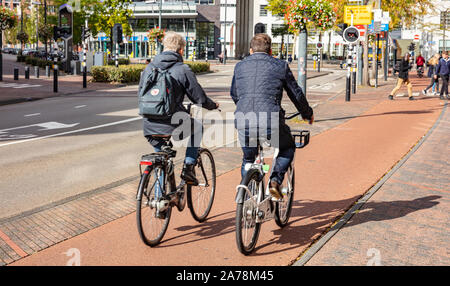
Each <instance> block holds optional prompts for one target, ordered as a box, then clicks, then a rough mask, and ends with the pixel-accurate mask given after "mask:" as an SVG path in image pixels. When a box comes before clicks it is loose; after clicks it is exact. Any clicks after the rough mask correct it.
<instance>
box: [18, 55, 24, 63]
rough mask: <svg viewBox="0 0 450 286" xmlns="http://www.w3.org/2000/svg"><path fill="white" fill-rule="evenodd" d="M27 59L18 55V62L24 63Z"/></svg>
mask: <svg viewBox="0 0 450 286" xmlns="http://www.w3.org/2000/svg"><path fill="white" fill-rule="evenodd" d="M25 58H26V57H25V56H22V55H17V62H19V63H23V62H24V61H25Z"/></svg>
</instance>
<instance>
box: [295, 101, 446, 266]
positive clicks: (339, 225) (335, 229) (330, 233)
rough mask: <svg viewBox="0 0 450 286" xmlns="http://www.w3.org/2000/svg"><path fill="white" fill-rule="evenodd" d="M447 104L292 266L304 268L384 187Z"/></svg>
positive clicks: (416, 147) (441, 115)
mask: <svg viewBox="0 0 450 286" xmlns="http://www.w3.org/2000/svg"><path fill="white" fill-rule="evenodd" d="M447 105H448V103H445V105H444V108H443V109H442V111H441V114H440V115H439V117H438V119H437V120H436V122H435V123H434V124H433V126H432V127H431V128H430V129H429V130H428V131H427V133H426V134H425V135H424V136H422V138H421V139H419V141H418V142H417V143H416V144H415V145H414V146H413V147H412V148H411V149H410V150H409V151H408V153H406V155H404V156H403V157H402V158H401V159H400V160H399V161H398V162H397V163H396V164H395V165H394V166H393V167H392V168H391V170H389V172H387V173H386V174H385V175H384V176H383V177H381V179H380V180H379V181H378V182H377V183H376V184H375V185H374V186H373V187H372V188H370V189H369V190H368V191H367V192H366V193H365V194H364V195H363V196H362V197H361V198H360V199H359V200H358V201H357V202H355V203H354V204H353V206H351V208H350V209H349V210H347V211H346V212H345V213H344V215H343V216H341V217H340V218H339V219H338V220H336V221H335V222H334V223H333V224H332V226H331V227H330V229H329V231H328V232H327V233H325V234H324V235H322V236H321V237H320V238H319V239H318V240H316V241H315V242H313V243H312V244H311V245H310V247H309V248H308V249H307V250H305V251H304V252H303V253H301V254H300V255H299V257H298V258H297V260H296V261H295V262H294V263H293V264H292V266H304V265H305V264H306V263H308V261H309V260H310V259H311V258H313V256H314V255H315V254H316V253H317V252H319V251H320V249H321V248H322V247H323V246H324V245H325V244H326V243H327V242H328V241H329V240H330V239H331V238H332V237H333V236H334V235H335V234H336V233H338V231H339V230H340V229H341V228H342V227H343V226H344V225H345V224H346V223H347V222H348V221H349V220H350V219H351V218H352V217H353V215H354V214H355V213H357V211H358V210H359V209H361V208H362V207H363V206H364V204H365V203H366V202H367V201H368V200H369V199H370V198H371V197H372V196H373V195H374V194H375V193H376V192H377V191H378V190H379V189H380V188H381V187H382V186H383V185H384V183H385V182H386V181H387V180H388V179H389V178H390V177H391V176H392V175H393V174H394V173H395V172H397V170H398V169H400V167H401V166H402V165H403V164H404V163H405V162H406V161H408V159H409V158H410V157H411V156H412V155H413V154H414V153H415V152H416V151H417V149H419V147H420V146H422V144H423V143H424V142H425V141H426V140H427V139H428V137H429V136H430V135H431V134H432V133H433V131H434V130H435V129H436V128H437V126H438V125H439V123H440V122H441V119H442V117H443V116H444V114H445V112H446V109H447Z"/></svg>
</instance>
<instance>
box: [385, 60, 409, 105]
mask: <svg viewBox="0 0 450 286" xmlns="http://www.w3.org/2000/svg"><path fill="white" fill-rule="evenodd" d="M409 59H410V55H409V53H407V54H406V55H405V56H404V57H403V59H402V61H401V62H400V65H399V72H398V81H397V86H396V87H395V88H394V89H393V90H392V91H391V94H390V95H389V96H388V98H389V99H390V100H393V99H394V96H395V94H396V93H397V91H399V89H400V88H401V87H402V85H403V84H406V86H407V87H408V97H409V100H414V97H413V95H412V84H411V81H410V80H409V70H410V69H411V65H410V63H409Z"/></svg>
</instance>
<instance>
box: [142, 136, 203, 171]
mask: <svg viewBox="0 0 450 286" xmlns="http://www.w3.org/2000/svg"><path fill="white" fill-rule="evenodd" d="M146 137H147V140H148V141H149V143H150V144H151V145H152V146H153V149H154V150H155V152H160V151H161V148H162V146H163V145H164V142H165V141H164V140H163V139H162V138H161V137H156V136H146ZM192 145H194V146H192ZM198 148H199V147H197V145H195V144H191V145H190V146H188V147H187V148H186V156H185V159H184V163H185V164H186V165H193V164H195V162H196V161H197V157H198Z"/></svg>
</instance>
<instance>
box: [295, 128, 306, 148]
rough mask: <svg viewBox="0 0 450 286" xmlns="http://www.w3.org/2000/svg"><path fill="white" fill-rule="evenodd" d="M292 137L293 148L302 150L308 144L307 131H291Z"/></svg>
mask: <svg viewBox="0 0 450 286" xmlns="http://www.w3.org/2000/svg"><path fill="white" fill-rule="evenodd" d="M291 134H292V137H294V142H295V147H296V148H304V147H305V146H306V145H308V144H309V137H310V132H309V130H292V131H291Z"/></svg>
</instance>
